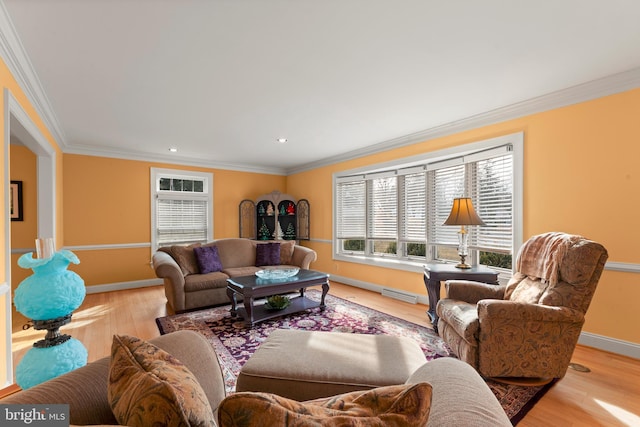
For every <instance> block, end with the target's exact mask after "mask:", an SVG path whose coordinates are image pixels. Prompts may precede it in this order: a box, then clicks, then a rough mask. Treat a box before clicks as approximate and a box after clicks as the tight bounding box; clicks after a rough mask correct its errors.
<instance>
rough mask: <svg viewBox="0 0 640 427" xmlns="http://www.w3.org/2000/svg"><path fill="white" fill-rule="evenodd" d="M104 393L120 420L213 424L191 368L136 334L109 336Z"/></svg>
mask: <svg viewBox="0 0 640 427" xmlns="http://www.w3.org/2000/svg"><path fill="white" fill-rule="evenodd" d="M107 394H108V398H109V405H110V406H111V410H112V411H113V414H114V415H115V417H116V419H117V420H118V423H119V424H121V425H126V426H129V427H137V426H151V425H162V426H175V427H178V426H180V427H182V426H201V427H205V426H215V425H216V424H215V420H214V417H213V411H212V410H211V405H209V401H208V399H207V396H206V395H205V392H204V390H203V389H202V387H201V386H200V384H199V383H198V381H197V379H196V378H195V377H194V375H193V374H192V373H191V371H189V369H188V368H187V367H186V366H184V364H182V363H181V362H180V361H178V360H177V359H176V358H174V357H173V356H171V355H170V354H169V353H167V352H166V351H164V350H161V349H160V348H158V347H156V346H155V345H153V344H150V343H148V342H146V341H143V340H140V339H138V338H135V337H130V336H126V335H114V337H113V344H112V346H111V364H110V367H109V383H108V385H107Z"/></svg>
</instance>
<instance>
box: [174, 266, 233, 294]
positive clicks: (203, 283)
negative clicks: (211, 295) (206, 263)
mask: <svg viewBox="0 0 640 427" xmlns="http://www.w3.org/2000/svg"><path fill="white" fill-rule="evenodd" d="M228 278H229V276H228V275H227V274H225V273H224V272H222V271H214V272H213V273H207V274H192V275H190V276H187V277H185V278H184V291H185V292H199V291H206V290H207V289H219V288H226V287H227V279H228Z"/></svg>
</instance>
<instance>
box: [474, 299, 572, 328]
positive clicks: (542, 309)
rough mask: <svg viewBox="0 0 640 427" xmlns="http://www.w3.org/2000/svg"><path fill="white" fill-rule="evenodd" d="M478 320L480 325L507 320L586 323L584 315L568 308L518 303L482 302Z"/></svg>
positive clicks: (479, 306)
mask: <svg viewBox="0 0 640 427" xmlns="http://www.w3.org/2000/svg"><path fill="white" fill-rule="evenodd" d="M478 318H479V319H480V323H482V322H483V320H484V321H485V322H488V321H491V322H493V323H496V321H497V322H503V321H505V319H506V320H518V321H520V322H553V323H580V324H582V322H584V315H583V314H582V313H581V312H579V311H577V310H573V309H571V308H568V307H555V306H550V305H540V304H529V303H523V302H516V301H497V300H482V301H478Z"/></svg>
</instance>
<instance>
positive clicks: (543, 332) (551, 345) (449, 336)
mask: <svg viewBox="0 0 640 427" xmlns="http://www.w3.org/2000/svg"><path fill="white" fill-rule="evenodd" d="M607 256H608V255H607V250H606V249H605V248H604V247H603V246H602V245H600V244H599V243H596V242H593V241H590V240H587V239H585V238H583V237H580V236H575V235H569V234H564V233H546V234H541V235H538V236H533V237H532V238H531V239H529V240H528V241H527V242H525V244H524V245H523V246H522V248H521V249H520V252H519V254H518V257H517V260H516V268H515V271H516V272H515V273H514V274H513V276H512V278H511V279H510V280H509V282H508V284H506V285H500V286H495V285H487V284H484V283H477V282H470V281H455V280H451V281H448V282H446V290H447V297H446V298H444V299H442V300H440V301H439V303H438V306H437V313H438V316H439V318H440V319H439V322H438V331H439V334H440V336H441V337H442V338H443V339H444V340H445V341H446V342H447V344H448V345H449V346H450V347H451V349H452V351H453V352H454V353H455V354H456V355H457V356H458V357H459V358H460V359H462V360H464V361H465V362H467V363H469V364H470V365H471V366H473V367H474V368H476V369H477V370H478V372H479V373H480V374H482V375H483V376H485V377H518V378H562V377H564V375H565V373H566V371H567V368H568V366H569V362H570V360H571V356H572V354H573V350H574V348H575V346H576V344H577V342H578V337H579V335H580V331H581V330H582V325H583V324H584V320H585V319H584V315H585V313H586V311H587V308H588V307H589V304H590V303H591V298H592V297H593V294H594V292H595V289H596V285H597V283H598V280H599V278H600V274H601V273H602V270H603V268H604V264H605V262H606V260H607Z"/></svg>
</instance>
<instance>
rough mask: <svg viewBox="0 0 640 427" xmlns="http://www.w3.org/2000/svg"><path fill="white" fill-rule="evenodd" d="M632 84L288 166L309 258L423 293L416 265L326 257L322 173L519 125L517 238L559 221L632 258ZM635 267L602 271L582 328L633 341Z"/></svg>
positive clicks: (637, 149) (637, 133) (637, 294)
mask: <svg viewBox="0 0 640 427" xmlns="http://www.w3.org/2000/svg"><path fill="white" fill-rule="evenodd" d="M638 117H640V89H636V90H631V91H628V92H624V93H620V94H616V95H612V96H607V97H603V98H599V99H596V100H593V101H588V102H583V103H580V104H576V105H572V106H568V107H564V108H558V109H555V110H551V111H547V112H543V113H539V114H534V115H530V116H526V117H523V118H519V119H515V120H509V121H506V122H503V123H499V124H495V125H491V126H485V127H481V128H478V129H473V130H470V131H465V132H460V133H457V134H454V135H450V136H447V137H443V138H436V139H432V140H428V141H424V142H421V143H417V144H413V145H410V146H407V147H402V148H398V149H394V150H390V151H388V152H386V153H379V154H375V155H372V156H367V157H363V158H359V159H355V160H351V161H347V162H342V163H339V164H334V165H330V166H326V167H321V168H318V169H315V170H312V171H307V172H302V173H299V174H295V175H292V176H289V177H288V179H287V191H289V192H292V193H294V194H304V192H305V191H306V192H307V194H306V195H305V197H306V198H307V199H309V201H310V204H311V214H312V216H311V237H312V240H313V241H312V242H310V243H309V246H310V247H313V248H314V249H315V250H316V251H317V252H318V261H317V262H316V263H315V264H314V268H317V269H320V270H324V271H327V272H329V273H333V274H335V275H340V276H346V277H349V278H351V279H355V280H360V281H364V282H368V283H373V284H377V285H384V286H393V287H395V288H398V289H402V290H406V291H409V292H415V293H421V294H426V291H425V288H424V284H423V281H422V275H421V274H418V273H410V272H404V271H399V270H392V269H385V268H376V267H371V266H364V265H361V264H355V263H349V262H339V261H334V260H333V259H332V252H331V243H330V241H331V238H332V223H331V221H332V217H331V215H332V174H333V173H334V172H338V171H344V170H349V169H353V168H356V167H361V166H366V165H372V164H376V163H380V162H385V161H390V160H393V159H398V158H403V157H407V156H412V155H417V154H420V153H426V152H430V151H435V150H439V149H442V148H447V147H453V146H457V145H461V144H465V143H469V142H473V141H480V140H484V139H488V138H492V137H496V136H500V135H506V134H510V133H514V132H524V137H525V153H524V236H523V237H524V238H525V240H526V238H528V237H530V236H532V235H534V234H538V233H543V232H546V231H566V232H569V233H576V234H581V235H584V236H586V237H588V238H590V239H593V240H596V241H598V242H600V243H602V244H603V245H604V246H605V247H606V248H607V249H608V251H609V261H615V262H625V263H634V264H640V250H638V242H640V228H639V227H637V226H636V225H635V223H634V218H632V217H630V216H629V214H631V215H633V213H634V212H639V211H640V198H638V197H635V196H634V195H635V194H636V193H637V192H638V189H640V174H639V173H637V170H638V166H637V162H638V159H639V158H640V144H639V143H638V141H639V140H640V121H639V120H638ZM638 278H639V276H638V274H634V273H622V272H614V271H607V270H605V272H604V273H603V275H602V278H601V280H600V284H599V286H598V289H597V291H596V295H595V297H594V299H593V302H592V305H591V307H590V309H589V312H588V313H587V320H586V324H585V327H584V330H585V331H587V332H591V333H594V334H598V335H604V336H607V337H610V338H616V339H620V340H624V341H629V342H633V343H640V330H639V329H638V328H637V321H636V320H635V319H637V308H636V305H637V301H640V286H638Z"/></svg>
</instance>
